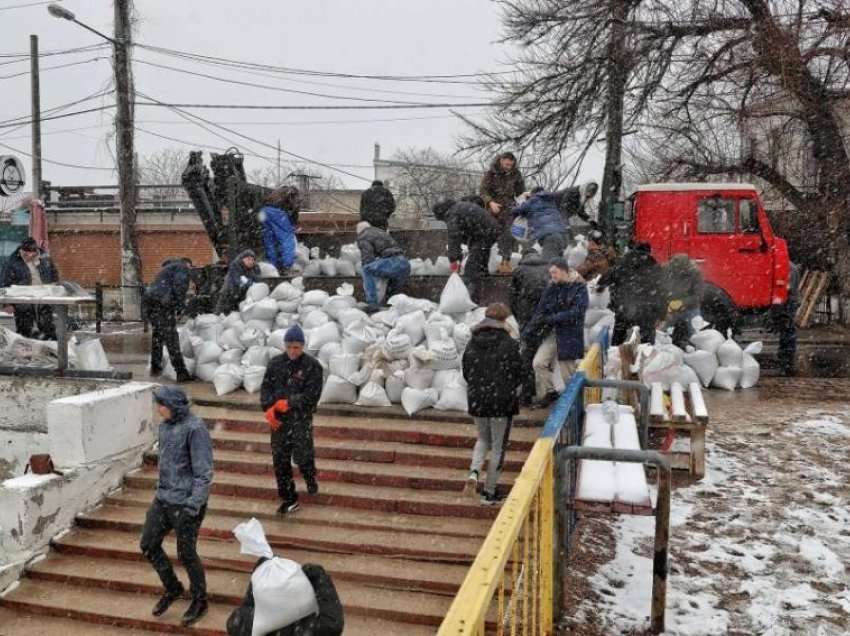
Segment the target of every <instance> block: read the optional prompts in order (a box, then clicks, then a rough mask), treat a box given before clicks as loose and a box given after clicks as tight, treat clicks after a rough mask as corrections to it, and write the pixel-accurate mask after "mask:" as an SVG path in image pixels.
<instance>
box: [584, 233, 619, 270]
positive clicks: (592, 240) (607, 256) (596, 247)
mask: <svg viewBox="0 0 850 636" xmlns="http://www.w3.org/2000/svg"><path fill="white" fill-rule="evenodd" d="M616 259H617V254H616V253H615V252H614V248H612V247H611V246H610V245H606V244H605V235H604V234H602V232H601V231H600V230H593V231H591V233H590V235H589V236H588V237H587V258H585V259H584V263H582V264H581V265H579V266H578V267H577V268H576V271H577V272H578V273H579V275H580V276H581V277H582V278H583V279H584V280H587V281H589V280H593V279H594V278H596V277H597V276H602V275H603V274H605V273H606V272H607V271H608V270H609V269H611V265H612V264H613V263H614V261H615V260H616Z"/></svg>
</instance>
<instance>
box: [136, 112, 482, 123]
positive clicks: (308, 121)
mask: <svg viewBox="0 0 850 636" xmlns="http://www.w3.org/2000/svg"><path fill="white" fill-rule="evenodd" d="M481 114H483V113H481ZM456 117H457V115H427V116H423V117H388V118H380V117H376V118H370V119H306V120H304V119H302V120H299V121H257V120H251V121H219V122H216V123H217V124H226V125H234V126H314V125H315V126H321V125H326V124H374V123H384V122H396V121H421V120H429V119H431V120H433V119H455V118H456ZM141 123H147V124H178V125H182V124H183V122H181V121H174V120H164V119H159V120H157V119H148V120H144V121H142V122H141Z"/></svg>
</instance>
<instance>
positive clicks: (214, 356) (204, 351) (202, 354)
mask: <svg viewBox="0 0 850 636" xmlns="http://www.w3.org/2000/svg"><path fill="white" fill-rule="evenodd" d="M77 351H78V353H79V347H77ZM222 353H223V351H222V348H221V347H219V346H218V345H217V344H216V343H214V342H204V343H201V346H200V347H198V348H197V350H195V360H197V361H198V364H206V363H207V362H216V361H217V360H218V359H219V358H220V357H221V354H222Z"/></svg>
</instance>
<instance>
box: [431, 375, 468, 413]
mask: <svg viewBox="0 0 850 636" xmlns="http://www.w3.org/2000/svg"><path fill="white" fill-rule="evenodd" d="M434 408H435V409H437V410H439V411H462V412H464V413H466V412H467V410H469V402H468V399H467V395H466V386H464V385H463V384H461V383H460V382H453V383H451V384H449V385H447V386H446V388H444V389H443V390H442V391H440V399H438V400H437V403H436V404H435V405H434Z"/></svg>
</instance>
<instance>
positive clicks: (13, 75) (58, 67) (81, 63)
mask: <svg viewBox="0 0 850 636" xmlns="http://www.w3.org/2000/svg"><path fill="white" fill-rule="evenodd" d="M108 59H109V58H108V57H93V58H91V59H88V60H80V61H79V62H69V63H68V64H57V65H56V66H45V67H43V68H40V69H39V72H40V73H44V72H45V71H55V70H56V69H60V68H69V67H71V66H81V65H83V64H91V63H92V62H99V61H100V60H108ZM30 73H31V71H29V70H26V71H21V72H20V73H13V74H12V75H0V80H4V79H12V78H14V77H22V76H24V75H30Z"/></svg>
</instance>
